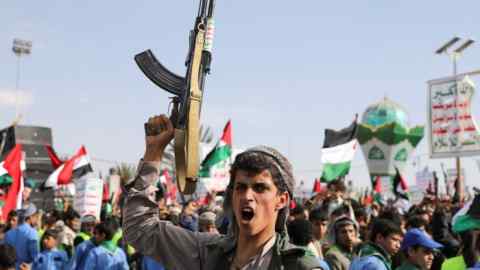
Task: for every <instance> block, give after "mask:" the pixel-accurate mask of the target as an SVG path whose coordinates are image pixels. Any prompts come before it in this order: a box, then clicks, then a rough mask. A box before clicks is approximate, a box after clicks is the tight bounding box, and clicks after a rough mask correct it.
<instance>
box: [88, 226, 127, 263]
mask: <svg viewBox="0 0 480 270" xmlns="http://www.w3.org/2000/svg"><path fill="white" fill-rule="evenodd" d="M115 231H116V228H115V227H114V226H112V224H111V223H110V224H108V223H106V222H102V223H100V224H98V225H96V226H95V230H94V235H95V236H94V241H95V244H96V245H97V246H96V247H94V248H93V249H91V250H90V252H89V254H88V256H87V258H86V260H85V269H89V270H101V269H118V270H124V269H129V267H128V262H127V256H126V255H125V252H124V251H123V250H122V249H121V248H119V247H118V246H117V245H115V244H114V243H113V241H112V238H113V235H114V234H115Z"/></svg>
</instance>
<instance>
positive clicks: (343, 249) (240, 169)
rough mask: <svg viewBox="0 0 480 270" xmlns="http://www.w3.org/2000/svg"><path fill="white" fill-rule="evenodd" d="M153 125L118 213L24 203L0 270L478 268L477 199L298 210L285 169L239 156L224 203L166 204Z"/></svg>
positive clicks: (282, 161) (253, 152) (1, 238)
mask: <svg viewBox="0 0 480 270" xmlns="http://www.w3.org/2000/svg"><path fill="white" fill-rule="evenodd" d="M149 124H151V125H153V126H156V127H158V134H156V135H149V136H147V145H146V152H145V155H144V157H143V159H142V160H141V162H140V164H139V169H138V172H137V175H136V177H135V178H133V179H132V180H131V181H129V182H128V183H126V184H125V186H124V187H123V189H124V200H121V205H120V208H121V209H122V211H118V212H117V211H114V212H109V211H108V210H107V209H108V208H109V207H103V210H102V214H101V215H100V218H97V217H95V216H91V215H87V216H83V217H81V216H80V215H79V214H78V213H77V212H75V211H74V210H73V208H72V207H70V206H68V204H67V205H66V207H65V208H64V209H62V210H58V209H57V210H52V211H48V212H43V211H42V210H41V209H38V208H37V207H36V206H35V205H34V204H33V203H30V202H29V199H28V197H29V196H28V194H27V196H24V203H23V208H22V209H18V210H16V211H11V212H10V213H9V215H8V220H7V221H6V223H5V224H1V225H0V243H1V244H0V270H1V269H89V270H93V269H147V270H151V269H169V270H173V269H213V270H215V269H227V270H228V269H236V270H237V269H238V270H250V269H322V270H328V269H331V270H348V269H351V270H374V269H375V270H395V269H399V270H409V269H421V270H428V269H435V270H436V269H441V270H461V269H480V265H479V264H478V260H479V258H480V238H479V236H480V214H479V213H480V211H479V210H480V209H476V208H477V204H476V202H477V203H478V206H480V196H479V197H475V198H474V199H473V200H472V201H470V202H462V201H457V202H455V203H454V202H452V200H450V199H449V198H442V199H440V198H438V197H437V196H431V195H427V196H425V197H424V199H423V200H422V201H421V202H420V203H417V204H413V205H410V206H409V207H398V204H397V203H398V201H399V200H404V198H397V199H395V200H388V201H385V200H365V199H364V198H362V197H361V198H359V197H354V196H352V193H350V192H349V190H348V188H347V186H346V185H345V183H344V182H343V181H342V179H339V180H337V181H333V182H330V183H329V184H328V186H327V188H326V189H325V190H323V191H321V192H319V193H317V194H314V196H313V197H311V198H308V199H298V198H297V199H296V200H294V198H293V194H294V187H295V179H294V177H293V173H292V167H291V165H290V163H289V161H288V160H287V159H286V158H285V157H284V156H283V155H281V154H280V153H279V152H278V151H276V150H275V149H272V148H270V147H265V146H260V147H254V148H251V149H248V150H246V151H244V152H243V153H241V154H239V155H237V157H236V158H235V161H234V162H233V164H232V167H231V179H230V183H229V185H228V187H227V189H226V190H225V192H224V193H222V194H216V195H215V194H212V195H211V196H210V200H208V201H204V200H202V201H196V200H188V201H186V202H184V203H183V204H182V203H180V202H171V203H169V204H168V205H167V203H166V200H165V198H164V197H163V196H162V194H161V192H160V193H159V192H158V188H157V187H156V184H155V183H157V182H158V178H159V166H160V161H161V158H162V154H163V151H164V149H165V147H166V145H167V144H168V143H169V142H170V140H171V139H172V137H173V128H172V126H171V123H170V121H169V120H168V118H166V117H165V116H157V117H152V118H151V119H149ZM28 188H29V187H26V190H27V193H28ZM467 210H468V213H470V216H469V219H468V220H465V219H462V218H458V217H459V215H463V214H465V213H466V212H467ZM477 212H478V213H477ZM477 214H478V215H477ZM456 222H463V223H462V225H461V226H457V225H456Z"/></svg>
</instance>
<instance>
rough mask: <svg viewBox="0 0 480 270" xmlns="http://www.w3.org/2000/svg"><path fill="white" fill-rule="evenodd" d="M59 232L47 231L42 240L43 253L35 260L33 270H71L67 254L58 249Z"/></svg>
mask: <svg viewBox="0 0 480 270" xmlns="http://www.w3.org/2000/svg"><path fill="white" fill-rule="evenodd" d="M57 239H58V232H57V231H55V230H52V229H49V230H47V231H45V233H44V234H43V236H42V240H41V247H42V248H41V250H42V252H41V253H40V254H38V256H37V257H36V258H35V260H34V262H33V265H32V270H66V269H69V268H68V266H69V260H68V256H67V253H66V252H65V251H63V250H58V249H57V244H58V242H57V241H58V240H57Z"/></svg>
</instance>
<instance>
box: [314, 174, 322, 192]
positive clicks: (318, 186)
mask: <svg viewBox="0 0 480 270" xmlns="http://www.w3.org/2000/svg"><path fill="white" fill-rule="evenodd" d="M321 191H322V184H321V183H320V180H319V179H317V178H315V182H314V183H313V189H312V192H313V193H320V192H321Z"/></svg>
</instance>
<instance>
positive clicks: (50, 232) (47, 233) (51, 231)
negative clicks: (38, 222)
mask: <svg viewBox="0 0 480 270" xmlns="http://www.w3.org/2000/svg"><path fill="white" fill-rule="evenodd" d="M50 237H52V238H55V239H58V231H57V230H55V229H48V230H46V231H45V232H44V233H43V235H42V239H41V240H40V249H41V250H42V251H43V250H45V247H44V246H43V240H45V239H48V238H50Z"/></svg>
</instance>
